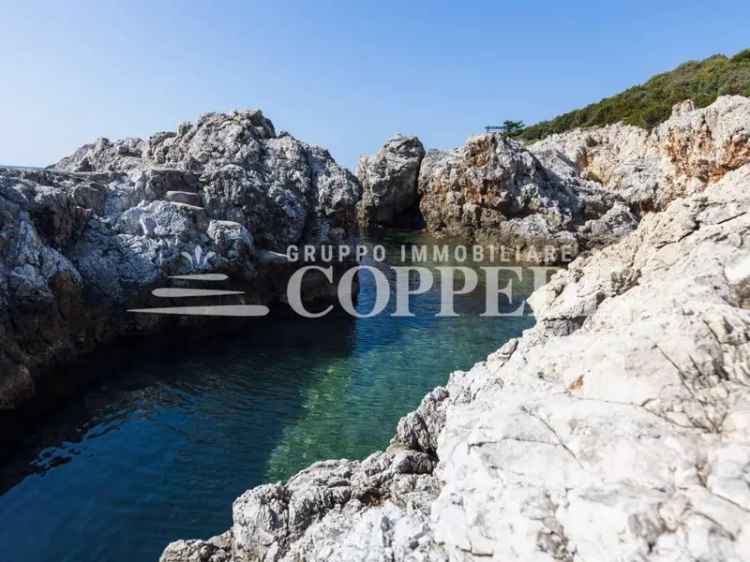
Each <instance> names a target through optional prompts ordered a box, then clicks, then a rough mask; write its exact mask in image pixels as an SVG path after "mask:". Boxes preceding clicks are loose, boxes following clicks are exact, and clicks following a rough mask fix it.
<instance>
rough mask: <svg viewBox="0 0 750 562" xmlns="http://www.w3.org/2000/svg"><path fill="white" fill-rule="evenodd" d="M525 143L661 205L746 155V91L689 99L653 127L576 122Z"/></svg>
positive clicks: (749, 105) (636, 198) (641, 200)
mask: <svg viewBox="0 0 750 562" xmlns="http://www.w3.org/2000/svg"><path fill="white" fill-rule="evenodd" d="M530 150H531V151H532V152H534V153H535V154H539V153H541V152H556V153H558V154H559V155H560V156H561V157H563V158H565V159H567V160H568V161H570V162H571V163H573V164H574V165H575V167H576V169H577V171H578V172H579V173H580V174H581V175H582V176H583V177H586V178H588V179H592V180H595V181H598V182H601V183H602V184H604V185H605V186H607V187H609V188H610V189H613V190H615V191H617V192H618V193H621V194H622V195H623V196H624V197H625V199H626V200H627V201H628V202H629V204H631V205H634V206H637V207H640V208H642V209H644V210H652V209H663V208H664V207H666V205H668V204H669V203H670V202H671V201H673V200H674V199H675V198H677V197H683V196H685V195H689V194H691V193H696V192H698V191H701V190H702V189H704V188H705V187H706V186H707V185H709V184H710V183H713V182H716V181H717V180H719V179H720V178H721V177H722V176H723V175H724V174H726V173H727V172H729V171H731V170H734V169H737V168H739V167H741V166H742V165H744V164H745V163H746V162H748V161H750V99H748V98H746V97H743V96H721V97H719V98H718V99H717V100H716V101H715V102H714V103H712V104H711V105H709V106H708V107H705V108H701V109H696V108H695V105H694V104H693V103H692V102H691V101H689V100H687V101H685V102H682V103H679V104H677V105H675V107H674V109H673V112H672V116H671V117H670V118H669V119H667V120H666V121H665V122H664V123H662V124H661V125H659V126H658V127H656V128H655V129H654V130H652V131H651V132H647V131H645V130H643V129H639V128H638V127H633V126H629V125H622V124H615V125H610V126H608V127H602V128H592V129H576V130H573V131H569V132H566V133H561V134H556V135H551V136H549V137H547V138H545V139H544V140H541V141H539V142H537V143H535V144H533V145H532V146H531V147H530Z"/></svg>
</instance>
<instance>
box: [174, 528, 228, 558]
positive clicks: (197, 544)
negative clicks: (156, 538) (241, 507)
mask: <svg viewBox="0 0 750 562" xmlns="http://www.w3.org/2000/svg"><path fill="white" fill-rule="evenodd" d="M231 538H232V535H231V533H229V532H226V533H224V534H223V535H219V536H218V537H212V538H210V539H208V540H207V541H175V542H173V543H172V544H170V545H169V547H168V548H167V549H166V550H165V551H164V552H163V553H162V555H161V557H160V558H159V562H230V560H231V547H232V544H231Z"/></svg>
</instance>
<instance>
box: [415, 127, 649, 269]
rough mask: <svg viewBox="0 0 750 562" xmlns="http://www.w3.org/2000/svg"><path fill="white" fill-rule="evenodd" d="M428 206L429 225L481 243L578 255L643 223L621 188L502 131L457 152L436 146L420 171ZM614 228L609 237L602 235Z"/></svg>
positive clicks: (561, 255) (539, 252)
mask: <svg viewBox="0 0 750 562" xmlns="http://www.w3.org/2000/svg"><path fill="white" fill-rule="evenodd" d="M419 191H420V194H421V202H420V209H421V211H422V215H423V216H424V220H425V223H426V225H427V229H428V230H429V231H431V232H432V233H435V234H437V235H448V236H458V237H462V238H465V239H470V240H475V241H477V242H479V243H484V244H494V245H496V246H507V247H511V248H520V249H522V251H523V252H524V253H525V254H526V255H533V254H530V253H529V252H527V251H526V249H527V248H528V249H532V248H533V249H535V250H536V251H537V255H539V256H540V258H539V259H538V260H533V259H530V261H545V257H544V256H545V252H544V250H545V249H549V248H552V249H554V254H555V256H556V258H555V259H553V260H548V261H570V260H571V259H572V258H574V257H575V256H577V255H578V254H579V253H580V252H581V251H582V250H584V249H590V248H594V247H598V246H601V245H603V244H606V243H609V242H610V241H611V240H612V239H614V238H619V237H621V236H622V235H624V234H627V233H628V232H630V231H631V230H632V229H633V228H634V227H635V224H636V222H637V221H636V217H635V216H633V215H632V214H631V212H630V210H629V209H628V207H627V205H626V204H625V200H624V199H622V198H621V197H620V196H618V195H617V194H615V193H613V192H611V191H609V190H607V189H604V188H603V187H602V186H601V185H599V184H597V183H596V182H593V181H587V180H584V179H582V178H581V177H580V176H579V175H578V171H577V170H576V169H575V168H574V167H573V166H571V165H570V164H569V163H568V162H567V161H565V160H564V159H562V158H559V157H557V155H556V154H551V155H547V154H541V155H540V156H539V157H537V156H536V155H534V154H532V153H531V152H529V151H528V150H526V149H525V148H524V147H522V146H521V145H520V144H519V143H517V142H516V141H514V140H511V139H508V138H505V137H503V136H502V135H499V134H484V135H478V136H476V137H472V138H470V139H469V140H468V141H467V142H466V144H465V145H464V146H463V147H461V148H459V149H456V150H453V151H430V152H428V153H427V155H426V156H425V158H424V160H423V161H422V166H421V169H420V173H419ZM603 233H606V236H605V238H604V239H600V238H599V236H600V235H601V234H603Z"/></svg>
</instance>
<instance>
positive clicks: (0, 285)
mask: <svg viewBox="0 0 750 562" xmlns="http://www.w3.org/2000/svg"><path fill="white" fill-rule="evenodd" d="M360 195H361V189H360V187H359V184H358V182H357V181H356V178H355V177H354V176H353V175H351V174H350V173H349V172H347V171H346V170H345V169H343V168H341V167H339V166H338V165H337V164H336V163H335V162H334V161H333V159H332V158H331V156H330V155H329V154H328V152H326V151H325V150H323V149H321V148H319V147H315V146H310V145H307V144H305V143H303V142H300V141H298V140H296V139H295V138H293V137H291V136H290V135H288V134H285V133H281V134H277V133H276V132H275V130H274V127H273V124H272V123H271V121H269V120H268V119H266V118H265V117H264V116H263V115H262V113H261V112H260V111H242V112H235V113H231V114H208V115H204V116H202V117H201V118H200V119H199V120H198V121H197V122H195V123H183V124H180V125H179V127H178V130H177V132H171V133H158V134H156V135H153V136H152V137H151V138H149V139H148V140H146V141H143V140H140V139H126V140H124V141H116V142H110V141H108V140H106V139H100V140H98V141H97V142H96V143H95V144H92V145H86V146H84V147H82V148H80V149H79V150H77V151H76V152H75V153H74V154H73V155H72V156H70V157H67V158H64V159H62V160H61V161H60V162H59V163H58V164H56V165H55V166H53V167H52V168H51V169H48V170H45V171H29V170H11V169H0V405H1V406H2V411H1V412H0V417H1V418H2V419H1V420H0V422H2V423H0V436H1V437H2V438H12V435H10V434H11V433H12V430H11V429H9V426H8V425H7V424H6V423H5V422H6V421H7V418H9V417H12V416H13V414H14V413H17V412H18V411H19V409H23V408H24V407H25V405H26V404H28V403H31V402H33V401H34V399H35V398H38V397H40V396H41V395H44V394H45V393H46V391H47V390H50V389H52V388H54V389H55V392H57V391H58V390H60V389H61V388H64V387H69V388H70V389H72V388H74V387H75V383H76V381H75V380H73V379H74V377H72V378H71V380H69V381H66V382H65V383H60V382H59V381H57V382H56V381H54V380H51V379H50V377H51V378H52V379H54V376H53V375H51V373H52V372H53V370H52V368H53V367H55V366H58V365H60V364H63V363H66V362H68V361H69V360H70V359H72V358H75V357H76V356H78V355H80V354H81V353H84V352H87V351H91V350H92V349H94V348H96V347H97V346H98V345H99V344H101V343H103V342H107V341H111V340H112V339H113V338H115V337H116V336H119V335H123V334H131V333H143V332H148V331H158V330H160V329H164V328H165V327H166V326H174V325H175V324H184V323H186V322H187V320H184V319H183V320H174V319H173V320H164V319H159V318H156V317H153V316H148V317H145V316H138V315H132V314H127V313H126V309H127V308H132V307H134V306H137V305H143V304H145V303H148V302H150V304H153V301H149V293H150V290H151V289H152V288H153V287H154V286H155V285H157V284H160V283H164V282H165V281H167V278H168V277H169V276H172V275H179V274H188V273H201V272H208V271H210V272H213V273H216V272H221V273H225V274H227V275H228V276H230V277H231V280H232V282H234V283H238V284H240V285H241V286H242V289H243V290H244V291H245V292H246V295H245V296H244V297H242V299H244V302H249V303H258V302H261V303H262V302H268V301H270V300H272V299H275V298H277V297H278V295H279V294H283V292H284V291H285V288H286V287H285V283H284V279H285V277H286V276H288V275H289V274H290V269H291V267H290V266H289V265H285V264H283V263H282V264H278V263H269V260H265V259H263V256H265V255H268V254H269V252H278V251H285V250H286V247H287V245H288V244H301V243H307V244H323V243H329V244H338V243H342V242H344V241H345V240H346V239H348V237H349V236H350V234H351V228H352V227H353V226H354V225H355V224H356V204H357V202H358V201H359V199H360ZM167 283H168V284H171V283H172V282H171V281H167ZM191 304H193V303H191ZM195 304H202V302H200V301H198V302H197V303H195ZM213 304H215V303H213Z"/></svg>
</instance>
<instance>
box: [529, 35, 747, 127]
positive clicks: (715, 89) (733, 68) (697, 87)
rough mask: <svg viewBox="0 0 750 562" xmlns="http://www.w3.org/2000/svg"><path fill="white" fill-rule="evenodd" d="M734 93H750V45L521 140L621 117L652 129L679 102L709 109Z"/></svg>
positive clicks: (629, 91) (667, 75) (691, 65)
mask: <svg viewBox="0 0 750 562" xmlns="http://www.w3.org/2000/svg"><path fill="white" fill-rule="evenodd" d="M729 94H740V95H744V96H750V49H745V50H744V51H741V52H739V53H737V54H736V55H734V56H733V57H732V58H731V59H730V58H728V57H726V56H724V55H713V56H711V57H709V58H707V59H705V60H702V61H688V62H686V63H683V64H681V65H680V66H678V67H677V68H675V69H674V70H672V71H670V72H664V73H662V74H657V75H656V76H654V77H653V78H651V79H650V80H648V81H647V82H646V83H644V84H641V85H639V86H634V87H632V88H629V89H627V90H625V91H624V92H621V93H619V94H617V95H615V96H612V97H609V98H604V99H603V100H601V101H599V102H597V103H593V104H591V105H587V106H586V107H584V108H581V109H576V110H574V111H570V112H568V113H564V114H563V115H560V116H558V117H555V118H554V119H550V120H549V121H542V122H540V123H537V124H536V125H532V126H530V127H526V128H525V129H524V130H523V131H522V132H521V133H520V138H521V139H523V140H525V141H533V140H538V139H541V138H544V137H546V136H548V135H551V134H553V133H562V132H564V131H568V130H570V129H575V128H577V127H598V126H602V125H609V124H611V123H617V122H619V121H622V122H624V123H627V124H629V125H636V126H638V127H643V128H645V129H650V128H652V127H655V126H656V125H658V124H659V123H661V122H663V121H664V120H666V119H667V118H668V117H669V116H670V114H671V112H672V106H673V105H674V104H675V103H678V102H681V101H683V100H686V99H692V100H693V101H694V102H695V105H696V106H698V107H705V106H707V105H709V104H711V103H712V102H713V101H714V100H715V99H716V98H717V97H718V96H721V95H729Z"/></svg>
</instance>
